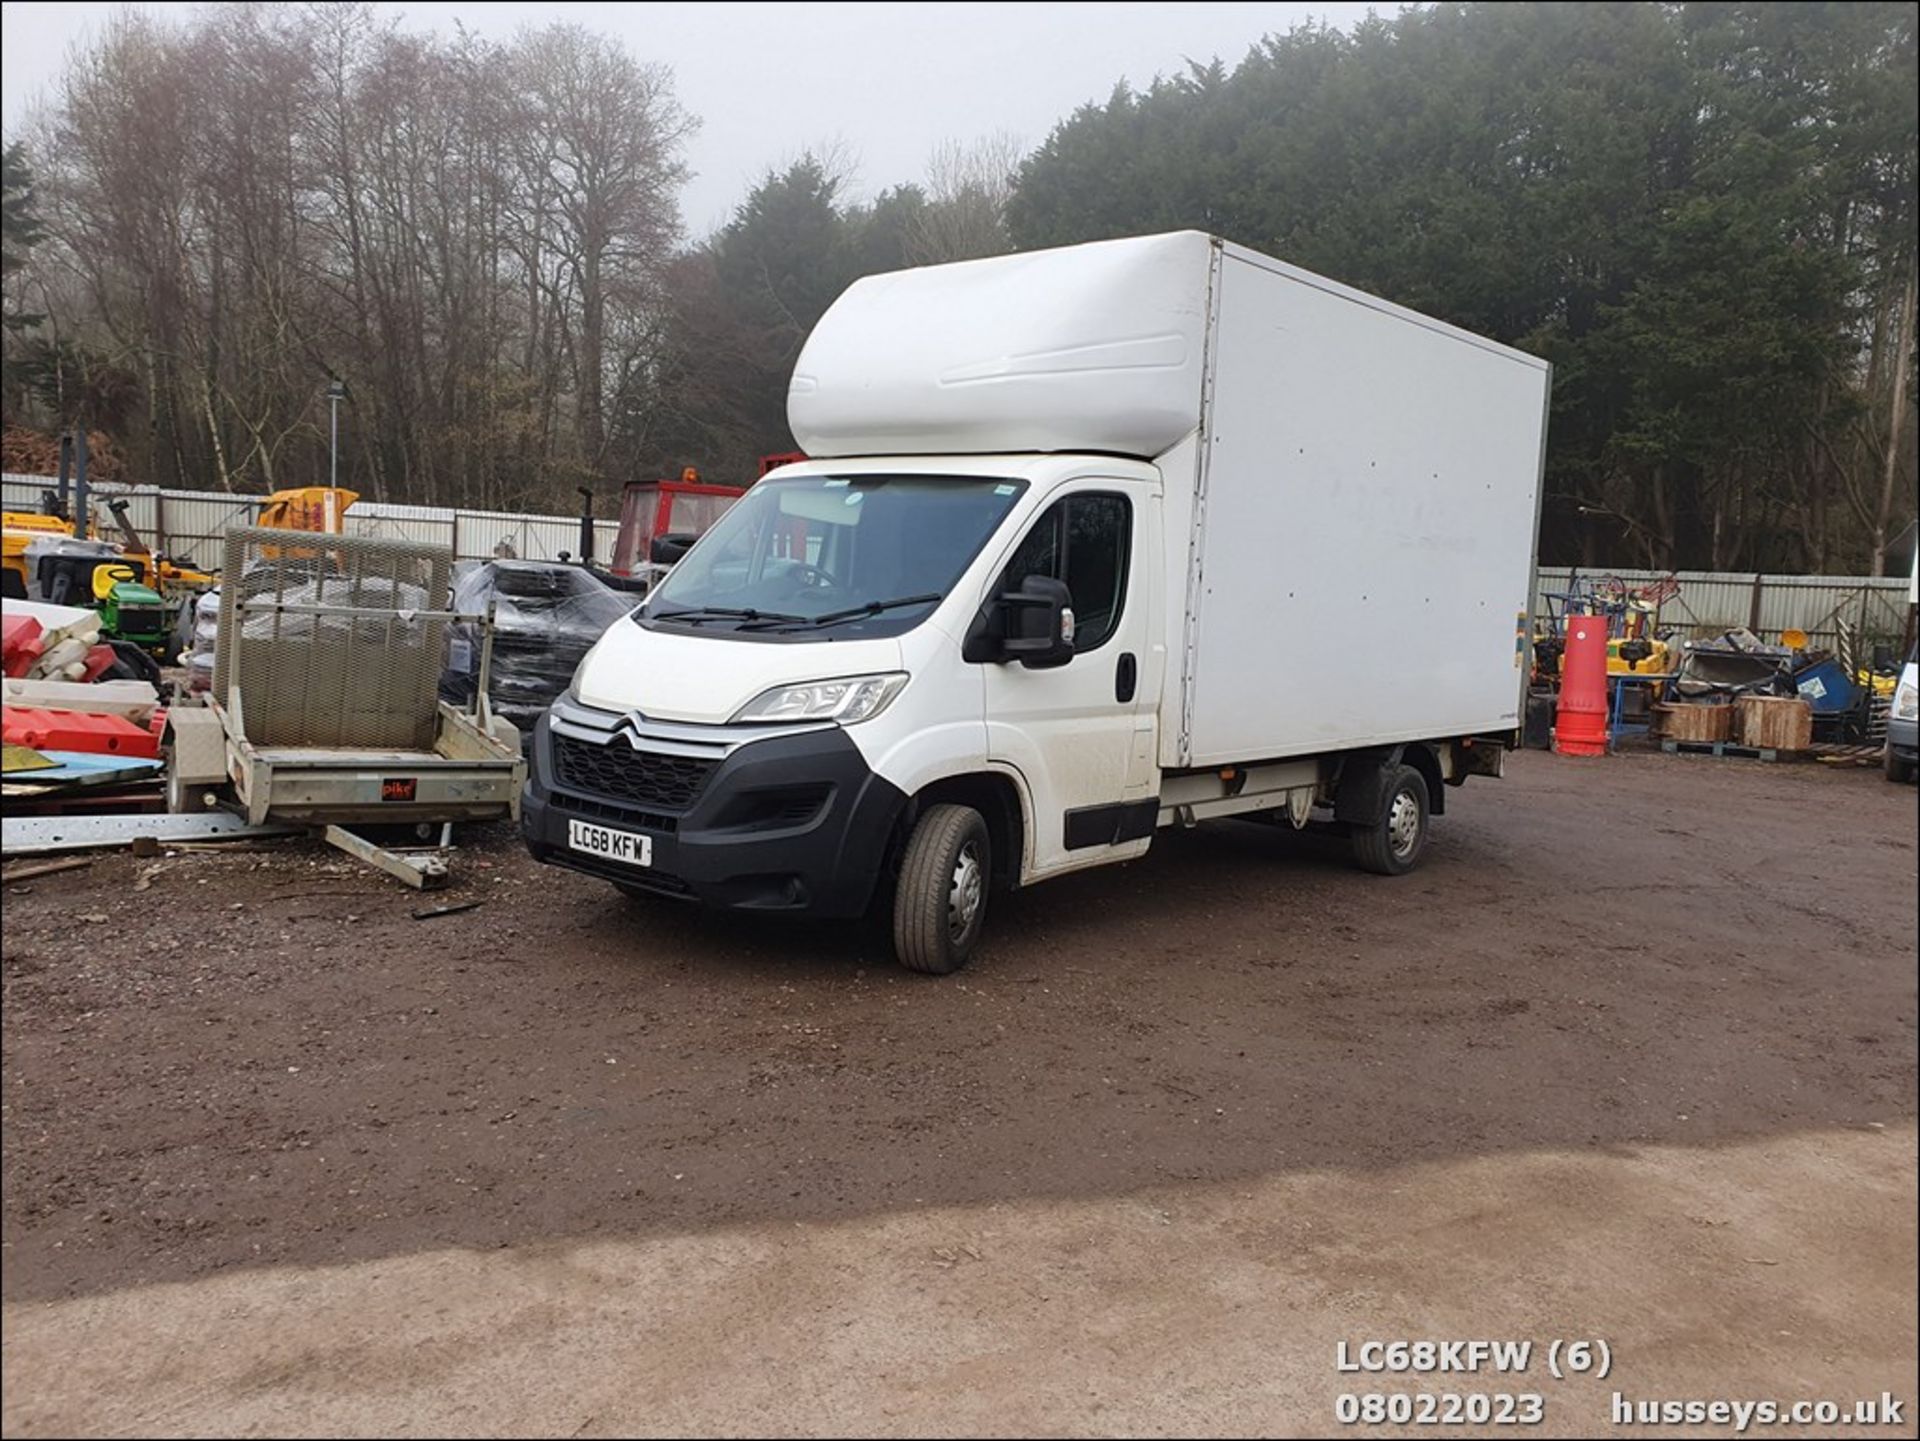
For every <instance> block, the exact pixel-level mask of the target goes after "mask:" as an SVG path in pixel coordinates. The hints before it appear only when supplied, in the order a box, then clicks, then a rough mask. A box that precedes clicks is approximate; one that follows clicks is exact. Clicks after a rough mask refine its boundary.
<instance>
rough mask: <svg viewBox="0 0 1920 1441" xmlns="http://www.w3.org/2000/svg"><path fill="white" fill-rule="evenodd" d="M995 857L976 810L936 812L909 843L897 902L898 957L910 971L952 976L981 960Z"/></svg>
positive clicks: (942, 808)
mask: <svg viewBox="0 0 1920 1441" xmlns="http://www.w3.org/2000/svg"><path fill="white" fill-rule="evenodd" d="M992 861H993V853H992V849H991V843H990V841H989V839H988V836H987V822H986V819H985V817H983V816H982V815H981V814H980V812H978V811H977V810H975V809H974V808H973V807H972V806H958V805H935V806H928V807H927V809H926V811H925V813H924V814H922V815H921V817H920V819H919V820H918V821H917V822H916V823H915V825H914V827H913V834H912V836H910V837H909V838H908V840H907V850H906V855H905V856H904V857H903V858H902V860H901V863H900V882H899V885H898V887H897V888H896V889H895V891H894V896H893V954H894V957H895V959H897V960H898V961H899V962H900V964H901V965H903V966H905V967H906V968H907V969H908V970H910V971H922V972H924V973H926V974H927V975H931V976H946V975H951V974H952V973H953V972H955V971H957V970H959V969H960V968H961V967H962V966H964V965H965V964H966V963H967V962H968V961H969V960H971V959H973V950H974V946H975V945H976V944H977V943H978V942H979V939H980V932H981V929H982V927H983V926H984V925H985V923H986V919H987V883H988V881H989V880H990V879H991V876H992Z"/></svg>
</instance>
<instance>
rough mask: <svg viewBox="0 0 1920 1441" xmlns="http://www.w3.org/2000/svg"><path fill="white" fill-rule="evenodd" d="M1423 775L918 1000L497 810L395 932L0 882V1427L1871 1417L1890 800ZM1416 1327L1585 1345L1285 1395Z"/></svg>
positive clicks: (1907, 1214) (1128, 875)
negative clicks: (1382, 1393) (1861, 1404)
mask: <svg viewBox="0 0 1920 1441" xmlns="http://www.w3.org/2000/svg"><path fill="white" fill-rule="evenodd" d="M1449 801H1450V807H1451V809H1450V813H1449V814H1448V816H1446V817H1445V818H1444V819H1443V820H1441V821H1439V822H1437V824H1436V843H1435V846H1434V847H1433V849H1432V850H1431V852H1430V854H1429V858H1428V861H1427V864H1426V865H1425V866H1424V867H1423V869H1422V870H1421V871H1420V872H1418V873H1416V874H1415V875H1413V876H1410V877H1407V878H1404V879H1401V880H1383V879H1381V878H1378V877H1372V876H1367V875H1363V874H1360V873H1358V872H1356V871H1353V870H1351V869H1349V868H1348V867H1347V866H1346V864H1345V861H1344V858H1343V856H1342V855H1341V853H1340V852H1339V850H1338V849H1337V848H1336V847H1335V846H1334V845H1332V844H1331V843H1329V842H1327V841H1324V840H1321V839H1319V838H1315V837H1294V836H1291V835H1287V834H1283V833H1281V832H1279V831H1277V830H1274V829H1272V828H1267V827H1261V826H1254V825H1241V824H1234V823H1226V824H1221V825H1216V826H1214V827H1210V828H1209V827H1203V828H1201V829H1200V830H1198V831H1195V832H1191V833H1182V834H1175V835H1169V836H1166V837H1165V838H1164V839H1163V841H1162V842H1161V843H1160V844H1157V845H1156V847H1155V849H1154V851H1153V853H1152V854H1151V855H1150V856H1148V857H1147V858H1146V859H1144V860H1143V861H1140V862H1137V863H1134V864H1131V865H1128V866H1125V867H1119V868H1115V869H1112V870H1109V871H1102V872H1094V873H1090V874H1087V875H1084V876H1079V877H1074V878H1069V879H1066V880H1062V881H1058V882H1054V883H1051V884H1049V885H1047V886H1044V887H1041V888H1038V889H1036V890H1034V891H1033V892H1031V893H1027V894H1023V895H1019V896H1016V897H1012V898H1005V899H1003V900H1002V901H1001V902H1000V903H999V904H998V905H997V907H996V913H995V915H994V917H993V919H992V921H991V922H990V936H989V948H988V950H987V951H986V953H985V954H984V956H983V957H982V959H981V960H980V961H979V962H977V963H976V965H975V966H974V967H973V968H972V969H971V970H969V971H967V972H965V973H962V974H961V975H959V976H957V977H953V978H950V979H947V980H934V979H929V978H922V977H916V976H911V975H908V974H906V973H903V972H899V971H897V970H895V969H894V968H893V966H892V965H891V963H890V962H889V961H888V960H887V958H886V950H885V944H884V937H883V936H882V935H881V934H880V933H879V932H878V931H877V930H876V929H872V928H867V929H862V928H857V927H844V926H820V927H799V926H794V925H791V924H781V923H772V922H766V921H760V922H753V921H748V920H743V919H739V918H733V917H724V916H713V915H708V914H703V913H699V912H695V911H691V910H684V909H681V908H678V907H676V906H673V905H672V904H671V903H666V902H655V903H641V902H635V901H629V900H625V899H622V898H621V897H620V896H618V895H617V894H616V893H615V892H613V891H612V890H611V888H609V887H607V886H605V885H603V884H600V883H596V882H593V881H590V880H588V879H585V878H583V877H578V876H573V875H569V874H566V873H562V872H557V871H552V870H547V869H543V868H540V867H537V866H535V865H533V864H532V863H531V862H530V861H529V860H528V859H527V858H526V857H525V856H524V854H523V853H521V852H520V851H519V850H518V848H517V845H516V843H515V842H514V839H513V837H512V835H511V833H510V832H508V831H507V830H505V829H504V828H502V829H501V830H500V831H499V832H497V833H494V834H491V835H487V836H484V837H476V838H475V840H474V843H473V844H470V845H469V846H467V847H466V848H465V849H463V852H462V856H461V860H460V862H459V865H458V868H457V869H458V879H457V880H456V882H455V884H454V885H453V886H452V887H451V888H450V889H449V890H448V891H446V892H443V893H440V895H438V896H437V897H433V898H429V899H428V900H425V901H423V900H422V899H421V898H420V897H418V896H416V895H414V894H412V893H409V892H405V891H404V890H403V889H402V888H400V887H399V886H397V885H395V884H393V883H392V882H390V881H387V880H384V879H382V878H380V877H378V876H376V875H375V874H373V873H372V872H369V871H367V870H364V869H363V868H361V867H359V866H358V865H356V864H355V863H353V862H350V861H348V860H346V859H345V858H344V857H337V856H336V855H335V854H334V853H331V852H327V851H325V850H319V849H315V848H313V847H311V846H309V845H308V844H307V843H305V842H292V843H285V844H280V845H276V847H274V848H273V849H267V850H256V851H244V852H228V853H214V852H208V851H196V852H193V853H183V854H178V855H174V856H171V857H168V858H163V859H155V860H139V859H135V858H133V857H130V856H124V855H119V856H105V857H101V858H99V859H97V860H96V861H95V862H94V864H93V866H92V867H91V868H90V869H88V870H85V871H77V872H71V873H67V874H63V875H57V876H48V877H45V878H42V879H38V880H34V881H31V882H28V883H25V884H22V885H16V886H10V887H8V889H7V891H6V896H5V931H4V979H5V995H4V1000H5V1007H4V1129H5V1136H4V1142H5V1144H4V1181H5V1188H4V1190H5V1194H4V1226H3V1228H0V1229H3V1234H0V1243H3V1245H4V1252H3V1253H0V1254H3V1255H4V1261H5V1265H4V1299H5V1346H4V1366H5V1377H4V1382H5V1385H4V1398H5V1399H4V1420H5V1430H6V1432H7V1434H8V1435H53V1434H63V1433H73V1432H95V1431H114V1432H141V1433H149V1432H164V1433H171V1434H260V1433H265V1432H281V1433H284V1432H294V1431H313V1430H318V1431H327V1432H351V1433H357V1434H376V1433H389V1434H401V1433H415V1434H424V1433H432V1432H439V1431H445V1430H449V1429H451V1430H457V1431H461V1432H481V1433H488V1434H509V1433H525V1432H532V1433H540V1434H589V1435H590V1434H600V1433H605V1434H614V1433H619V1432H650V1433H658V1434H670V1433H674V1432H677V1431H685V1430H689V1429H692V1430H714V1431H726V1432H732V1433H752V1432H769V1431H770V1432H779V1433H813V1434H821V1433H837V1432H846V1431H860V1432H868V1431H871V1432H888V1433H897V1434H908V1433H925V1432H941V1433H948V1434H965V1433H989V1432H990V1433H996V1434H1011V1433H1019V1432H1038V1433H1041V1434H1057V1435H1072V1434H1091V1433H1134V1434H1139V1433H1149V1432H1158V1431H1172V1432H1179V1433H1187V1434H1194V1433H1213V1434H1225V1433H1233V1434H1248V1433H1253V1432H1260V1433H1269V1432H1281V1433H1296V1434H1297V1433H1302V1432H1304V1433H1308V1434H1315V1433H1323V1432H1327V1431H1331V1430H1334V1429H1336V1428H1335V1424H1334V1419H1335V1418H1334V1406H1335V1397H1336V1396H1337V1395H1338V1394H1340V1393H1343V1392H1363V1391H1369V1390H1374V1391H1378V1390H1387V1389H1397V1390H1409V1389H1411V1390H1421V1391H1427V1392H1436V1393H1437V1392H1443V1391H1447V1390H1456V1391H1479V1392H1494V1391H1541V1392H1544V1393H1545V1395H1546V1407H1547V1415H1546V1423H1545V1428H1544V1429H1545V1431H1546V1433H1547V1434H1568V1435H1572V1434H1592V1433H1593V1432H1595V1431H1596V1430H1598V1431H1606V1430H1608V1429H1609V1427H1610V1424H1611V1423H1610V1420H1609V1414H1608V1397H1609V1396H1610V1395H1611V1392H1612V1391H1614V1390H1619V1391H1621V1392H1623V1393H1624V1394H1625V1395H1626V1396H1628V1397H1629V1398H1638V1399H1647V1400H1655V1399H1667V1398H1673V1399H1685V1398H1695V1397H1698V1398H1702V1399H1713V1398H1716V1397H1726V1398H1728V1399H1740V1398H1769V1397H1777V1398H1779V1399H1781V1400H1793V1399H1800V1398H1803V1397H1804V1398H1807V1399H1822V1398H1832V1399H1838V1400H1841V1401H1843V1402H1851V1401H1853V1400H1854V1399H1856V1397H1867V1396H1878V1395H1879V1394H1880V1393H1881V1392H1882V1391H1891V1392H1892V1393H1894V1395H1895V1396H1897V1397H1902V1398H1904V1400H1905V1403H1906V1412H1905V1417H1904V1420H1903V1421H1902V1423H1901V1424H1900V1425H1897V1426H1893V1427H1885V1426H1882V1427H1877V1428H1875V1429H1874V1430H1873V1431H1872V1432H1871V1433H1868V1434H1877V1435H1900V1434H1905V1435H1913V1434H1915V1425H1914V1416H1915V1406H1916V1405H1917V1404H1920V1391H1917V1390H1916V1378H1915V1357H1916V1337H1915V1309H1914V1299H1915V1289H1914V1287H1915V1281H1914V1278H1915V1269H1916V1264H1917V1261H1916V1235H1915V1232H1916V1221H1915V1216H1916V1187H1915V1173H1916V1133H1915V1115H1916V1034H1915V1024H1916V997H1915V975H1916V929H1917V922H1916V835H1915V830H1916V827H1915V793H1914V790H1913V789H1912V788H1911V787H1895V786H1890V785H1888V784H1886V783H1885V782H1884V781H1883V780H1882V779H1881V778H1880V776H1879V774H1878V772H1877V771H1864V770H1849V769H1836V768H1832V767H1827V766H1819V765H1812V764H1805V765H1765V764H1761V763H1758V762H1749V761H1736V760H1714V759H1708V758H1694V757H1667V756H1660V755H1635V756H1628V757H1619V758H1615V759H1611V760H1605V761H1598V762H1571V761H1563V760H1557V759H1554V758H1551V757H1547V756H1542V755H1537V754H1524V755H1521V756H1519V757H1516V758H1515V760H1514V763H1513V765H1512V767H1511V773H1510V775H1509V777H1508V778H1507V779H1506V780H1505V781H1502V782H1497V783H1494V782H1478V781H1477V782H1474V783H1473V784H1472V785H1470V786H1468V787H1467V788H1465V789H1464V790H1460V791H1454V792H1450V793H1449ZM143 886H144V889H142V888H141V887H143ZM459 900H480V901H482V902H483V904H481V905H480V906H479V907H478V908H476V909H474V910H470V911H466V912H463V913H461V914H457V915H450V916H445V917H442V918H439V919H433V920H425V921H415V920H413V919H411V915H410V913H411V912H412V911H413V910H415V909H417V908H419V907H421V906H422V905H424V904H444V903H447V902H452V901H459ZM1426 1337H1438V1338H1462V1339H1464V1338H1469V1337H1482V1338H1489V1339H1514V1340H1522V1339H1532V1340H1535V1341H1536V1342H1538V1343H1539V1344H1540V1345H1541V1346H1544V1345H1545V1344H1546V1343H1547V1342H1548V1341H1550V1340H1552V1339H1555V1338H1577V1337H1599V1338H1603V1339H1605V1340H1607V1341H1608V1342H1609V1343H1610V1345H1611V1347H1612V1350H1613V1354H1614V1357H1615V1360H1614V1368H1613V1373H1612V1375H1611V1377H1610V1378H1609V1380H1607V1381H1606V1382H1600V1381H1597V1380H1594V1379H1592V1378H1588V1379H1585V1380H1577V1381H1567V1382H1559V1381H1555V1380H1553V1379H1551V1378H1550V1377H1548V1376H1547V1375H1546V1374H1545V1372H1544V1369H1543V1362H1542V1361H1541V1360H1540V1359H1539V1358H1538V1357H1536V1358H1535V1359H1534V1360H1533V1362H1532V1364H1531V1366H1530V1368H1529V1370H1528V1371H1527V1372H1526V1373H1525V1374H1524V1376H1521V1377H1518V1378H1516V1377H1500V1376H1493V1375H1489V1374H1487V1373H1485V1372H1482V1373H1480V1374H1477V1375H1470V1376H1464V1377H1460V1376H1452V1377H1449V1376H1431V1377H1424V1378H1407V1377H1386V1378H1381V1377H1366V1376H1358V1377H1356V1376H1353V1375H1343V1374H1341V1373H1338V1372H1336V1370H1335V1368H1334V1361H1335V1350H1334V1348H1335V1343H1336V1342H1338V1341H1341V1340H1345V1341H1348V1342H1350V1343H1354V1344H1357V1343H1359V1342H1360V1341H1363V1340H1367V1339H1372V1338H1378V1339H1389V1340H1390V1339H1396V1338H1413V1339H1418V1338H1426ZM1362 1429H1364V1428H1362ZM1421 1429H1422V1431H1423V1432H1430V1431H1431V1430H1432V1429H1433V1428H1421ZM1449 1429H1457V1428H1449ZM1627 1429H1629V1430H1640V1429H1644V1428H1627ZM1785 1429H1786V1430H1790V1429H1791V1428H1785ZM1811 1429H1812V1430H1815V1431H1821V1432H1827V1433H1830V1432H1831V1431H1832V1429H1833V1428H1831V1427H1818V1428H1811ZM1668 1434H1682V1433H1680V1432H1669V1433H1668ZM1692 1434H1700V1433H1699V1432H1698V1431H1697V1430H1696V1431H1695V1432H1693V1433H1692ZM1774 1434H1783V1433H1782V1432H1781V1431H1776V1432H1775V1433H1774Z"/></svg>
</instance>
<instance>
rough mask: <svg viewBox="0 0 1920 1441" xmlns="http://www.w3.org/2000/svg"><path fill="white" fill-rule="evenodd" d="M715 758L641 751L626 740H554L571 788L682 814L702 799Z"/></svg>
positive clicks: (557, 770)
mask: <svg viewBox="0 0 1920 1441" xmlns="http://www.w3.org/2000/svg"><path fill="white" fill-rule="evenodd" d="M719 764H720V763H719V762H718V761H717V760H705V759H702V758H700V757H697V756H671V755H663V754H661V753H660V752H659V751H637V750H635V749H634V748H633V747H632V746H630V745H628V744H627V742H626V741H625V740H623V739H615V740H613V741H611V742H609V743H608V744H605V745H596V744H594V743H593V742H592V741H583V740H576V739H575V738H574V737H572V736H566V735H555V736H554V738H553V769H554V775H555V778H556V779H557V780H558V781H559V782H560V784H561V785H563V786H566V787H567V788H568V789H570V790H577V791H585V792H586V793H587V794H589V795H595V796H604V797H606V798H608V799H610V800H619V801H626V802H627V803H628V804H630V805H635V806H640V807H643V808H645V809H655V808H658V809H662V810H670V811H684V810H686V809H687V808H688V807H690V806H691V805H692V804H693V803H694V801H695V800H696V799H698V798H699V795H700V791H701V788H702V787H704V786H705V785H706V783H707V777H708V776H710V775H712V774H713V770H714V767H715V766H717V765H719Z"/></svg>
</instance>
